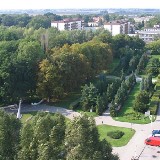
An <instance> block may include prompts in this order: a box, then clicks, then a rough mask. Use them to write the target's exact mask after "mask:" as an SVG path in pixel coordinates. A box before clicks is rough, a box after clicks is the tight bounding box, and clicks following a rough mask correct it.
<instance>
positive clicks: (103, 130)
mask: <svg viewBox="0 0 160 160" xmlns="http://www.w3.org/2000/svg"><path fill="white" fill-rule="evenodd" d="M97 127H98V132H99V134H100V139H101V140H102V139H106V140H107V141H108V142H109V143H110V144H111V145H112V146H113V147H121V146H125V145H126V144H127V143H128V142H129V140H130V139H131V138H132V137H133V135H134V133H135V130H133V129H131V128H123V127H116V126H109V125H98V126H97ZM115 130H120V131H122V132H124V133H125V134H124V135H123V136H122V137H121V138H120V139H112V138H110V137H108V136H107V133H108V132H110V131H115Z"/></svg>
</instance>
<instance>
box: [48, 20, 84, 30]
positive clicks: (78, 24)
mask: <svg viewBox="0 0 160 160" xmlns="http://www.w3.org/2000/svg"><path fill="white" fill-rule="evenodd" d="M51 27H56V28H58V30H60V31H63V30H69V31H71V30H76V29H78V30H82V29H83V27H84V21H83V20H82V19H64V20H61V21H52V22H51Z"/></svg>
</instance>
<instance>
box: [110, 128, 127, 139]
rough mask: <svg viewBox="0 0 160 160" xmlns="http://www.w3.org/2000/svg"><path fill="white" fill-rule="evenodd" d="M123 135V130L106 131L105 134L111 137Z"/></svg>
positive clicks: (118, 137)
mask: <svg viewBox="0 0 160 160" xmlns="http://www.w3.org/2000/svg"><path fill="white" fill-rule="evenodd" d="M123 135H124V132H122V131H119V130H116V131H111V132H108V133H107V136H109V137H110V138H113V139H120V138H121V137H122V136H123Z"/></svg>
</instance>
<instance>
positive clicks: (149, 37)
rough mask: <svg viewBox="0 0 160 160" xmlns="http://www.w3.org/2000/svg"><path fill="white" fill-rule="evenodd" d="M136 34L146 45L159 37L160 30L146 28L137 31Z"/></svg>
mask: <svg viewBox="0 0 160 160" xmlns="http://www.w3.org/2000/svg"><path fill="white" fill-rule="evenodd" d="M136 34H137V35H138V36H139V38H141V39H143V40H144V41H145V42H146V43H149V42H152V41H154V40H155V38H156V37H160V28H147V29H144V30H141V31H137V32H136Z"/></svg>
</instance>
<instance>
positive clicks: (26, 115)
mask: <svg viewBox="0 0 160 160" xmlns="http://www.w3.org/2000/svg"><path fill="white" fill-rule="evenodd" d="M36 114H37V111H34V112H27V113H22V118H21V122H22V123H25V122H26V121H27V120H29V119H30V118H32V117H33V116H35V115H36Z"/></svg>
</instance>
